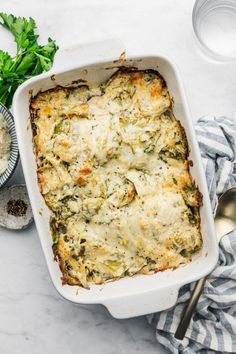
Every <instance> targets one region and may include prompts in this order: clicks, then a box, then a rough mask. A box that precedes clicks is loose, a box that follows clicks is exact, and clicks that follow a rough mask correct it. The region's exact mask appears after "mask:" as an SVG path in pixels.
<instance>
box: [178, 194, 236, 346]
mask: <svg viewBox="0 0 236 354" xmlns="http://www.w3.org/2000/svg"><path fill="white" fill-rule="evenodd" d="M215 228H216V235H217V238H218V241H219V242H220V240H221V238H222V237H223V236H225V235H227V234H228V233H230V232H231V231H233V230H235V229H236V187H232V188H230V189H228V190H227V191H226V192H224V193H223V194H222V195H221V196H220V198H219V200H218V204H217V206H216V211H215ZM206 279H207V276H206V277H204V278H201V279H199V280H198V281H197V283H196V285H195V288H194V290H193V292H192V295H191V297H190V300H189V302H188V304H187V306H186V308H185V309H184V312H183V317H182V319H181V321H180V323H179V326H178V328H177V330H176V332H175V338H177V339H181V340H182V339H183V338H184V336H185V334H186V331H187V329H188V326H189V323H190V321H191V318H192V315H193V313H194V311H195V309H196V306H197V303H198V300H199V297H200V296H201V293H202V290H203V288H204V285H205V281H206Z"/></svg>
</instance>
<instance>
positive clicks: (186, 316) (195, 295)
mask: <svg viewBox="0 0 236 354" xmlns="http://www.w3.org/2000/svg"><path fill="white" fill-rule="evenodd" d="M206 279H207V277H204V278H201V279H199V280H198V281H197V283H196V285H195V288H194V290H193V292H192V295H191V297H190V299H189V302H188V304H187V306H186V308H185V309H184V311H183V314H182V319H181V321H180V323H179V325H178V328H177V330H176V332H175V338H177V339H181V340H182V339H183V338H184V336H185V333H186V331H187V329H188V326H189V323H190V321H191V318H192V316H193V313H194V311H195V309H196V306H197V303H198V300H199V297H200V295H201V293H202V290H203V288H204V285H205V281H206Z"/></svg>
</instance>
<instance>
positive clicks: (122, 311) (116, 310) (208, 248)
mask: <svg viewBox="0 0 236 354" xmlns="http://www.w3.org/2000/svg"><path fill="white" fill-rule="evenodd" d="M122 49H123V45H122V44H121V43H120V42H117V41H114V40H109V41H104V42H101V43H97V44H91V45H88V46H84V47H79V48H74V49H70V50H67V51H61V52H59V53H58V55H57V58H56V63H55V65H54V67H53V69H52V70H51V71H50V72H48V73H45V74H42V75H39V76H37V77H34V78H32V79H30V80H28V81H27V82H25V83H24V84H23V85H21V86H20V87H19V88H18V90H17V92H16V94H15V96H14V101H13V111H14V116H15V124H16V131H17V137H18V143H19V150H20V155H21V161H22V166H23V171H24V175H25V180H26V184H27V188H28V192H29V197H30V200H31V205H32V209H33V213H34V219H35V223H36V226H37V230H38V234H39V237H40V241H41V244H42V248H43V251H44V255H45V258H46V261H47V265H48V269H49V272H50V275H51V278H52V281H53V284H54V285H55V287H56V289H57V290H58V292H59V293H60V294H61V295H62V296H63V297H64V298H66V299H68V300H70V301H73V302H76V303H80V304H103V305H105V306H106V307H107V308H108V310H109V311H110V313H111V314H112V316H114V317H116V318H128V317H134V316H139V315H144V314H148V313H151V312H157V311H161V310H164V309H167V308H169V307H171V306H173V305H174V304H175V303H176V300H177V296H178V290H179V288H180V287H181V286H182V285H184V284H186V283H190V282H192V281H195V280H197V279H199V278H201V277H203V276H205V275H206V274H208V273H210V272H211V271H212V269H213V268H214V266H215V264H216V262H217V259H218V246H217V241H216V236H215V230H214V222H213V216H212V211H211V206H210V201H209V197H208V191H207V186H206V181H205V175H204V171H203V167H202V162H201V157H200V153H199V148H198V144H197V142H196V138H195V133H194V128H193V125H192V120H191V115H190V112H189V108H188V105H187V101H186V97H185V93H184V89H183V84H182V81H181V78H180V75H179V73H178V70H177V69H176V67H175V65H174V64H173V63H172V62H171V61H170V60H169V59H167V58H166V57H164V56H162V55H157V54H152V55H145V56H135V57H132V59H131V58H129V57H128V58H127V59H129V60H130V61H129V65H131V66H135V67H137V68H139V69H156V70H158V71H159V72H160V73H161V74H162V75H163V77H164V78H165V80H166V82H167V85H168V88H169V91H170V94H171V95H172V96H173V97H174V112H175V115H176V116H177V118H178V119H179V120H180V121H181V124H182V125H183V126H184V128H185V131H186V134H187V138H188V143H189V147H190V159H191V160H193V163H194V164H193V167H192V168H191V174H192V176H193V178H194V179H195V181H196V183H197V185H198V186H199V189H200V191H201V192H202V194H203V203H204V204H203V207H202V208H201V231H202V237H203V248H202V249H201V251H200V252H199V253H198V254H197V255H195V256H194V259H193V261H192V262H191V263H190V264H188V265H186V266H184V267H181V268H178V269H176V270H173V271H172V270H166V271H164V272H159V273H156V274H154V275H148V276H147V275H137V276H134V277H131V278H128V277H126V278H123V279H120V280H117V281H114V282H110V283H107V284H104V285H93V286H91V288H90V290H87V289H79V290H78V287H77V286H69V285H64V286H62V282H61V272H60V269H59V266H58V263H57V262H55V261H54V257H53V252H52V240H51V235H50V230H49V215H50V213H49V210H48V208H47V206H46V205H45V202H44V199H43V197H42V196H41V194H40V191H39V187H38V183H37V174H36V162H35V156H34V152H33V145H32V131H31V128H30V120H29V116H30V113H29V100H30V93H29V92H32V94H33V95H35V94H37V93H38V92H39V91H40V90H41V91H44V90H47V89H50V88H52V87H55V86H56V85H58V84H59V85H63V86H65V85H69V84H70V83H71V82H72V81H73V80H77V79H84V80H88V81H89V82H94V83H97V82H102V81H104V80H106V79H107V78H108V77H110V76H111V74H112V73H113V72H115V70H116V68H114V66H116V67H117V65H118V64H119V63H117V62H116V63H114V60H115V59H117V58H118V57H119V55H120V54H121V52H122ZM52 75H53V77H52ZM36 281H37V280H36Z"/></svg>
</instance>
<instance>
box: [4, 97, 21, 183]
mask: <svg viewBox="0 0 236 354" xmlns="http://www.w3.org/2000/svg"><path fill="white" fill-rule="evenodd" d="M0 114H2V115H3V118H4V119H5V121H6V123H7V127H8V129H9V133H10V136H11V146H10V158H9V161H8V166H7V168H6V170H5V171H4V172H3V174H2V175H0V188H2V187H3V186H5V184H6V183H7V182H8V181H9V179H10V178H11V177H12V175H13V173H14V171H15V169H16V166H17V164H18V161H19V149H18V143H17V137H16V128H15V121H14V117H13V115H12V113H11V112H10V110H9V109H8V108H7V107H6V106H5V105H4V104H3V103H1V102H0Z"/></svg>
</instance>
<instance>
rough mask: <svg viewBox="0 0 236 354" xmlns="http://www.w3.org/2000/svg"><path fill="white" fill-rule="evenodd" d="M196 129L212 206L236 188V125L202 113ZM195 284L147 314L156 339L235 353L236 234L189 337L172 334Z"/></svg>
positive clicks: (186, 351) (183, 349)
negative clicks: (171, 302) (165, 306)
mask: <svg viewBox="0 0 236 354" xmlns="http://www.w3.org/2000/svg"><path fill="white" fill-rule="evenodd" d="M196 133H197V138H198V142H199V146H200V149H201V155H202V159H203V164H204V168H205V172H206V178H207V184H208V189H209V193H210V198H211V202H212V208H213V209H214V207H215V205H216V201H217V198H218V196H219V195H220V194H221V193H223V192H224V191H225V190H226V189H228V188H230V187H231V186H234V185H235V186H236V125H235V122H234V121H233V120H231V119H229V118H226V117H220V118H213V117H208V116H207V117H203V118H201V119H200V120H199V121H198V123H197V125H196ZM194 285H195V284H194V283H192V284H190V285H189V284H188V285H185V286H184V287H182V288H181V289H180V292H179V298H178V302H177V305H176V306H174V307H173V308H171V309H169V310H166V311H163V312H159V313H156V314H153V315H151V316H149V322H150V323H152V324H153V325H155V328H156V337H157V340H158V342H160V343H161V344H162V345H164V346H165V347H166V348H167V349H169V351H170V352H171V353H173V354H178V353H183V354H196V353H201V354H203V353H204V354H205V353H236V232H235V231H234V232H231V233H230V234H229V235H227V236H225V237H224V238H223V239H222V241H221V243H220V254H219V260H218V264H217V266H216V268H215V270H214V271H213V272H212V274H211V275H210V276H209V277H208V279H207V281H206V284H205V287H204V290H203V293H202V295H201V297H200V299H199V303H198V306H197V312H196V313H195V315H194V316H193V319H192V320H191V323H190V325H189V328H188V330H187V333H186V337H185V338H184V339H183V340H182V341H181V340H178V339H176V338H175V337H174V333H175V331H176V329H177V326H178V324H179V321H180V317H181V314H182V311H183V309H184V307H185V306H186V301H187V300H188V299H189V297H190V293H191V291H192V290H193V288H194Z"/></svg>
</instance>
